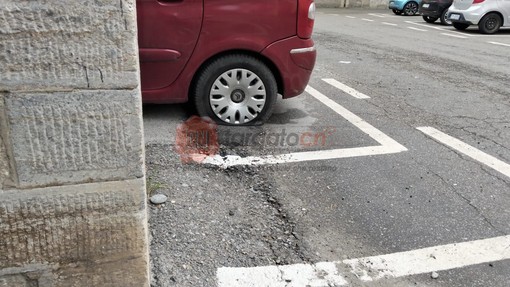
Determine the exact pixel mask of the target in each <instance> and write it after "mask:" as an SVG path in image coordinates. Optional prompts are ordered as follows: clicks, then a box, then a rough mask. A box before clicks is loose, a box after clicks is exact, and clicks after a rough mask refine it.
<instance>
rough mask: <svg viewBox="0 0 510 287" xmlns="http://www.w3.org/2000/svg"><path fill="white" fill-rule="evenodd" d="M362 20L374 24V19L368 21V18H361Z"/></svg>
mask: <svg viewBox="0 0 510 287" xmlns="http://www.w3.org/2000/svg"><path fill="white" fill-rule="evenodd" d="M361 20H363V21H367V22H374V20H372V19H367V18H361Z"/></svg>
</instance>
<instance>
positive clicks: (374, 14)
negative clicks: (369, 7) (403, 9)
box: [368, 13, 386, 18]
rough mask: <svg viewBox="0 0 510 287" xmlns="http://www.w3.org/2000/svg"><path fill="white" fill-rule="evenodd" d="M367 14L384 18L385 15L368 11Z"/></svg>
mask: <svg viewBox="0 0 510 287" xmlns="http://www.w3.org/2000/svg"><path fill="white" fill-rule="evenodd" d="M368 15H370V16H375V17H379V18H386V15H381V14H376V13H368Z"/></svg>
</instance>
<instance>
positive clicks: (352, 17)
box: [345, 16, 356, 19]
mask: <svg viewBox="0 0 510 287" xmlns="http://www.w3.org/2000/svg"><path fill="white" fill-rule="evenodd" d="M345 17H347V18H351V19H356V17H354V16H345Z"/></svg>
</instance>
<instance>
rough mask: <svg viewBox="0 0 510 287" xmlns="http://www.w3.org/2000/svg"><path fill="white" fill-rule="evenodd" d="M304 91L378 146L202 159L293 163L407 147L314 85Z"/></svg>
mask: <svg viewBox="0 0 510 287" xmlns="http://www.w3.org/2000/svg"><path fill="white" fill-rule="evenodd" d="M306 92H307V93H308V94H310V95H311V96H312V97H314V98H315V99H317V100H318V101H320V102H322V103H323V104H324V105H326V106H327V107H329V108H330V109H332V110H333V111H335V112H336V113H337V114H338V115H340V116H341V117H343V118H344V119H346V120H347V121H348V122H350V123H351V124H353V125H354V126H355V127H357V128H358V129H360V130H361V131H362V132H364V133H365V134H367V135H368V136H370V137H371V138H372V139H374V140H375V141H376V142H378V143H379V144H380V145H377V146H366V147H356V148H341V149H331V150H318V151H305V152H295V153H288V154H281V155H267V156H248V157H240V156H235V155H228V156H221V155H215V156H210V157H207V158H205V160H203V161H202V163H204V164H213V165H217V166H221V167H224V168H227V167H230V166H238V165H265V164H280V163H292V162H303V161H316V160H329V159H339V158H350V157H360V156H372V155H383V154H393V153H399V152H404V151H407V148H405V147H404V146H403V145H401V144H399V143H398V142H397V141H395V140H393V139H392V138H390V137H389V136H387V135H386V134H384V133H383V132H381V131H380V130H378V129H377V128H375V127H374V126H372V125H371V124H369V123H367V122H366V121H364V120H363V119H362V118H360V117H358V116H357V115H355V114H353V113H352V112H350V111H349V110H347V109H346V108H344V107H342V106H341V105H339V104H338V103H336V102H335V101H333V100H331V99H330V98H328V97H326V96H325V95H323V94H322V93H320V92H319V91H317V90H316V89H314V88H312V87H310V86H308V87H307V88H306Z"/></svg>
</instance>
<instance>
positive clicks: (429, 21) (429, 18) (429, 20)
mask: <svg viewBox="0 0 510 287" xmlns="http://www.w3.org/2000/svg"><path fill="white" fill-rule="evenodd" d="M423 20H425V22H427V23H434V22H436V20H437V18H436V17H430V16H423Z"/></svg>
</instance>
